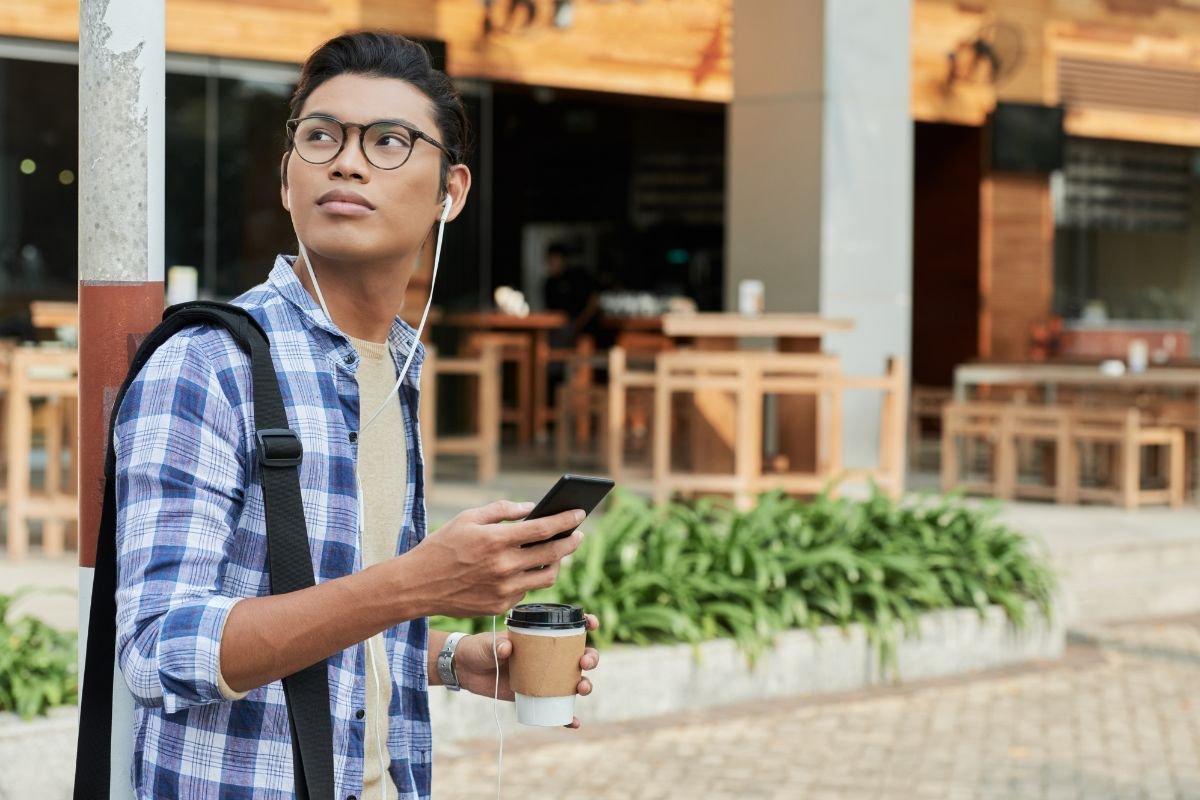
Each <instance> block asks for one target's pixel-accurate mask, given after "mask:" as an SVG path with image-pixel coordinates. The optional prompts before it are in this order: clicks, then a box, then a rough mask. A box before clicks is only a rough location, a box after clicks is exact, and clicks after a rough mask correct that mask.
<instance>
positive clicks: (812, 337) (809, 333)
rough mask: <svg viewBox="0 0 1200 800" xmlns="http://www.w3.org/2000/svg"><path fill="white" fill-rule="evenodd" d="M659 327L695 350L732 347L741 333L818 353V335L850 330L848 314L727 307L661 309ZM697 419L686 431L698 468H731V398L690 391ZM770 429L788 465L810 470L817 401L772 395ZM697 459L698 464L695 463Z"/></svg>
mask: <svg viewBox="0 0 1200 800" xmlns="http://www.w3.org/2000/svg"><path fill="white" fill-rule="evenodd" d="M662 328H663V333H665V334H666V335H667V336H670V337H673V338H676V339H683V340H688V341H690V343H691V346H692V347H694V348H696V349H697V350H710V351H726V352H727V351H735V350H739V349H741V339H743V338H762V339H771V340H773V344H774V347H775V349H776V350H779V351H780V352H786V353H819V352H821V339H822V338H823V337H824V336H826V335H827V334H830V333H846V332H849V331H852V330H854V322H853V321H852V320H848V319H831V318H828V317H820V316H817V315H816V314H762V315H759V316H753V317H751V316H745V315H743V314H736V313H729V312H700V313H695V314H667V315H665V316H663V318H662ZM695 406H696V410H697V412H698V414H697V416H698V419H699V421H700V422H701V424H699V425H696V426H695V430H694V431H693V434H692V453H693V457H694V459H695V463H696V464H697V468H698V469H701V468H702V469H703V470H704V471H705V472H723V471H732V470H733V467H734V448H733V441H734V435H735V430H734V427H735V414H734V402H733V400H732V398H730V397H729V396H728V395H726V394H725V393H721V392H699V393H697V395H696V397H695ZM776 409H777V410H776V414H775V415H774V416H775V417H776V419H777V420H778V423H777V427H776V431H777V437H778V443H779V447H778V449H779V452H780V453H781V454H784V455H786V456H787V458H788V460H789V462H790V466H789V469H790V470H791V471H813V470H815V469H816V467H817V446H816V445H817V439H816V436H815V432H816V424H817V405H816V402H815V398H812V397H804V396H794V397H786V396H785V397H779V398H777V406H776ZM701 465H702V466H701Z"/></svg>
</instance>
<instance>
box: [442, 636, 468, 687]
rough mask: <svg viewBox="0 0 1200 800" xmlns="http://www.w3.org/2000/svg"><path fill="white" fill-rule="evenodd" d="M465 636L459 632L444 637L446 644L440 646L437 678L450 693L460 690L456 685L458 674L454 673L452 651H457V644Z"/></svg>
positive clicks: (457, 684)
mask: <svg viewBox="0 0 1200 800" xmlns="http://www.w3.org/2000/svg"><path fill="white" fill-rule="evenodd" d="M466 636H467V635H466V634H465V633H461V632H457V633H452V634H450V635H449V636H447V637H446V643H445V644H443V645H442V649H441V652H439V653H438V657H437V671H438V678H440V679H441V681H442V685H443V686H445V687H446V688H447V689H449V690H450V691H452V692H457V691H458V690H459V689H461V688H462V687H461V686H460V685H459V683H458V674H457V673H455V671H454V651H455V650H456V649H458V643H459V642H460V641H462V640H463V639H464V638H466Z"/></svg>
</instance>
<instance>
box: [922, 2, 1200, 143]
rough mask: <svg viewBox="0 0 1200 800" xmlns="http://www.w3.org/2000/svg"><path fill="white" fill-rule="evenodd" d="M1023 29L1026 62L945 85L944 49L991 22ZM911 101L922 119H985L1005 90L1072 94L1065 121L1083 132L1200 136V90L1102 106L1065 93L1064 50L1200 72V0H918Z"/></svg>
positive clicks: (1036, 97)
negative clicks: (1170, 105)
mask: <svg viewBox="0 0 1200 800" xmlns="http://www.w3.org/2000/svg"><path fill="white" fill-rule="evenodd" d="M994 22H1000V23H1003V24H1005V25H1008V26H1010V27H1011V28H1013V29H1015V30H1017V31H1019V32H1020V34H1021V45H1022V50H1023V58H1022V62H1021V66H1020V68H1019V69H1018V70H1017V71H1016V73H1015V74H1013V75H1012V76H1010V77H1007V78H1006V79H1005V80H1003V81H1001V82H999V83H997V84H996V85H995V86H994V87H992V86H989V85H988V84H987V82H986V81H982V82H980V81H976V82H971V81H966V82H960V83H958V84H957V85H955V86H954V87H947V85H946V77H947V73H948V67H947V60H946V56H947V54H948V53H949V52H951V51H952V50H954V49H955V48H956V47H959V46H961V43H962V42H964V41H969V40H970V37H971V36H972V35H973V34H974V33H975V32H976V31H978V30H979V29H980V28H982V27H983V26H985V25H988V24H991V23H994ZM912 46H913V60H912V64H913V78H912V111H913V117H914V119H916V120H918V121H924V122H955V123H959V124H970V125H978V124H981V123H982V122H983V121H984V119H985V118H986V116H987V113H988V111H989V110H990V109H991V108H992V106H993V105H994V103H995V100H996V98H997V97H998V98H999V99H1001V100H1008V101H1019V102H1037V103H1045V104H1055V103H1058V102H1060V101H1062V100H1066V101H1068V113H1067V119H1066V128H1067V131H1068V132H1069V133H1072V134H1074V135H1077V136H1089V137H1095V138H1111V139H1129V140H1138V141H1148V142H1161V143H1165V144H1180V145H1189V146H1200V98H1197V99H1196V102H1195V104H1194V106H1193V107H1184V108H1180V109H1177V110H1174V111H1171V110H1161V111H1153V110H1147V109H1146V108H1144V107H1138V106H1143V105H1144V104H1137V103H1135V104H1132V105H1133V106H1135V107H1130V108H1120V107H1114V106H1113V104H1111V103H1110V104H1108V105H1106V106H1097V105H1095V104H1089V103H1087V102H1084V101H1081V100H1079V99H1073V98H1071V97H1069V96H1064V94H1068V95H1069V92H1067V93H1064V92H1063V91H1062V87H1060V86H1059V80H1060V75H1061V70H1060V65H1059V61H1060V59H1076V60H1084V61H1088V62H1093V63H1104V64H1110V65H1113V66H1114V67H1118V68H1119V67H1122V66H1126V67H1133V68H1139V69H1142V70H1164V71H1166V72H1165V73H1164V74H1168V73H1170V72H1171V71H1174V72H1191V73H1194V74H1195V75H1196V76H1197V78H1198V79H1200V2H1197V0H914V4H913V39H912Z"/></svg>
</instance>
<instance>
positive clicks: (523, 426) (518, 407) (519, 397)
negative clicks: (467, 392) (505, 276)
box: [465, 331, 545, 445]
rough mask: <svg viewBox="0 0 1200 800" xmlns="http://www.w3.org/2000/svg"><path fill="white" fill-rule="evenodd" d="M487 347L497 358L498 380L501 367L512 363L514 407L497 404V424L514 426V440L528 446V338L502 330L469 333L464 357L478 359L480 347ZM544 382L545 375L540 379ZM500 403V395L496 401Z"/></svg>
mask: <svg viewBox="0 0 1200 800" xmlns="http://www.w3.org/2000/svg"><path fill="white" fill-rule="evenodd" d="M487 344H491V345H495V346H496V348H497V353H498V357H499V359H500V368H501V381H503V369H504V365H505V364H515V365H516V368H517V382H516V387H515V405H500V412H499V413H500V422H501V423H510V424H512V425H515V426H516V429H517V441H518V442H520V443H521V444H523V445H524V444H529V442H531V441H532V440H533V431H534V426H535V425H536V424H537V420H536V418H535V414H536V409H534V407H533V396H534V385H533V382H534V380H535V376H534V374H533V351H532V350H531V349H530V343H529V337H528V336H527V335H526V334H523V333H505V332H503V331H483V332H479V333H473V334H471V335H470V337H469V338H468V340H467V347H466V350H465V356H466V357H468V358H470V357H475V358H478V357H479V356H480V355H481V353H482V348H483V347H484V345H487ZM542 379H543V380H544V379H545V376H542ZM497 402H498V403H500V404H503V402H504V400H503V395H502V394H501V397H500V398H499V399H498V401H497Z"/></svg>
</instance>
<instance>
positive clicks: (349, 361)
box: [342, 353, 354, 800]
mask: <svg viewBox="0 0 1200 800" xmlns="http://www.w3.org/2000/svg"><path fill="white" fill-rule="evenodd" d="M342 360H343V361H345V362H346V363H347V364H353V363H354V354H353V353H350V354H348V355H347V356H346V357H345V358H344V359H342ZM351 800H353V798H351Z"/></svg>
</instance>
